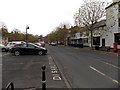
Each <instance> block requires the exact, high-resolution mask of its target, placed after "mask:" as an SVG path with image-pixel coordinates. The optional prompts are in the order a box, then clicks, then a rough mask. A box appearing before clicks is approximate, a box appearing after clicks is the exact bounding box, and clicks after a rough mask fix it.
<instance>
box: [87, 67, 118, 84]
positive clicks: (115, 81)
mask: <svg viewBox="0 0 120 90" xmlns="http://www.w3.org/2000/svg"><path fill="white" fill-rule="evenodd" d="M89 68H90V69H92V70H94V71H96V72H97V73H99V74H101V75H103V76H105V77H107V78H108V79H110V80H112V81H113V82H114V83H117V84H119V85H120V83H119V82H118V81H117V80H115V79H113V78H111V77H109V76H107V75H106V74H104V73H102V72H101V71H99V70H97V69H96V68H94V67H92V66H89Z"/></svg>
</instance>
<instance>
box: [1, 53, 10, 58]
mask: <svg viewBox="0 0 120 90" xmlns="http://www.w3.org/2000/svg"><path fill="white" fill-rule="evenodd" d="M9 54H10V53H6V54H3V55H2V57H3V56H6V55H9Z"/></svg>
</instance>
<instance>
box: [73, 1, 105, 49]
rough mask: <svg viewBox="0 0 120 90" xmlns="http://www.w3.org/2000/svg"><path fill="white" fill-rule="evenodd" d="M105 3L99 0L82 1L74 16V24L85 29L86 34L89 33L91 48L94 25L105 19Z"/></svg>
mask: <svg viewBox="0 0 120 90" xmlns="http://www.w3.org/2000/svg"><path fill="white" fill-rule="evenodd" d="M106 5H107V3H105V2H102V1H100V0H84V3H83V5H82V6H81V7H80V8H79V10H78V12H77V13H76V14H75V15H74V19H75V24H76V25H79V26H81V27H86V29H87V32H89V33H90V37H91V47H93V30H94V28H95V24H96V23H97V22H99V21H100V20H102V19H105V18H106V17H105V16H106V10H105V7H106Z"/></svg>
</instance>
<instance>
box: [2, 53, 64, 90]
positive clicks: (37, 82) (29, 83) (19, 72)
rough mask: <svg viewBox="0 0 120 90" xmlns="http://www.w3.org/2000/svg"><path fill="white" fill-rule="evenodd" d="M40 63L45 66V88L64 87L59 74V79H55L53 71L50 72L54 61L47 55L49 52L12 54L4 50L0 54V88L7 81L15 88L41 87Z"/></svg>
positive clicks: (5, 84)
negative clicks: (0, 71)
mask: <svg viewBox="0 0 120 90" xmlns="http://www.w3.org/2000/svg"><path fill="white" fill-rule="evenodd" d="M42 65H45V66H46V67H47V68H46V86H47V88H66V84H65V83H64V81H63V79H62V76H61V75H59V77H60V79H61V80H56V76H53V74H54V73H52V70H51V67H52V66H55V63H54V62H53V60H52V59H51V57H50V56H49V53H48V54H47V55H43V56H39V55H21V56H13V55H11V54H10V53H9V52H4V53H3V56H2V88H5V87H6V86H7V84H8V83H9V82H13V83H14V86H15V88H26V89H30V90H31V89H33V88H34V89H36V88H42V82H41V81H42V75H41V67H42ZM58 73H59V71H58ZM53 77H54V79H53Z"/></svg>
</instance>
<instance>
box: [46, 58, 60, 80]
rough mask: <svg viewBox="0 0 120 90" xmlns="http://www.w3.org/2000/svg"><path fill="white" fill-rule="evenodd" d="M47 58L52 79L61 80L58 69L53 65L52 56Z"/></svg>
mask: <svg viewBox="0 0 120 90" xmlns="http://www.w3.org/2000/svg"><path fill="white" fill-rule="evenodd" d="M48 59H49V65H50V69H51V73H52V79H53V80H57V81H59V80H62V78H61V77H60V73H59V70H58V68H57V66H56V65H55V63H54V61H53V59H52V57H51V56H48Z"/></svg>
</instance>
